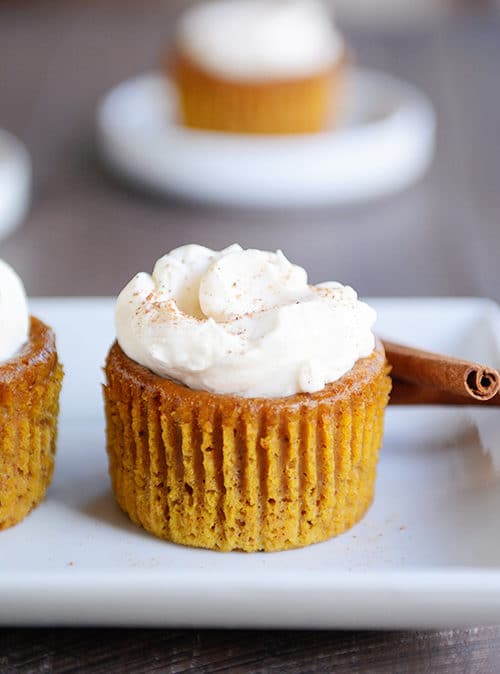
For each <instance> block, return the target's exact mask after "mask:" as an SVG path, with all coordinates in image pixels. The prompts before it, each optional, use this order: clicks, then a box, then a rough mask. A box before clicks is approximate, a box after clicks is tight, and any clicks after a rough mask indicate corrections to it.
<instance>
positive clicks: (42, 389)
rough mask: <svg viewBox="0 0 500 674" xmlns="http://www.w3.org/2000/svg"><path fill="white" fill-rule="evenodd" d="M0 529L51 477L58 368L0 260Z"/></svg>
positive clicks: (48, 332)
mask: <svg viewBox="0 0 500 674" xmlns="http://www.w3.org/2000/svg"><path fill="white" fill-rule="evenodd" d="M0 326H1V329H0V530H1V529H6V528H8V527H11V526H13V525H14V524H17V523H18V522H20V521H21V520H22V519H24V517H25V516H26V515H27V514H28V513H29V512H30V511H31V510H32V509H33V508H35V507H36V506H37V505H38V504H39V503H40V501H42V500H43V498H44V497H45V492H46V489H47V487H48V486H49V484H50V482H51V480H52V474H53V470H54V457H55V452H56V439H57V418H58V413H59V393H60V390H61V384H62V378H63V370H62V366H61V364H60V363H59V359H58V355H57V349H56V341H55V336H54V333H53V331H52V329H51V328H50V327H49V326H48V325H45V324H44V323H43V322H42V321H41V320H39V319H38V318H35V317H34V316H31V317H30V315H29V311H28V304H27V300H26V293H25V290H24V286H23V284H22V281H21V280H20V278H19V276H18V275H17V274H16V273H15V271H14V270H13V269H12V268H11V267H10V266H9V265H7V264H6V263H5V262H3V261H2V260H0Z"/></svg>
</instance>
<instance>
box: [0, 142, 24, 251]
mask: <svg viewBox="0 0 500 674" xmlns="http://www.w3.org/2000/svg"><path fill="white" fill-rule="evenodd" d="M30 186H31V161H30V157H29V154H28V151H27V150H26V148H25V147H24V145H23V144H22V143H21V142H20V141H19V140H18V139H17V138H16V137H15V136H13V135H12V134H10V133H8V132H7V131H4V130H3V129H0V239H2V238H4V237H5V236H7V235H8V234H9V233H10V232H12V231H13V230H14V229H15V228H16V227H17V225H18V224H19V223H20V222H21V221H22V220H23V218H24V216H25V215H26V211H27V210H28V205H29V199H30Z"/></svg>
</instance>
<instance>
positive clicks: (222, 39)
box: [177, 0, 343, 81]
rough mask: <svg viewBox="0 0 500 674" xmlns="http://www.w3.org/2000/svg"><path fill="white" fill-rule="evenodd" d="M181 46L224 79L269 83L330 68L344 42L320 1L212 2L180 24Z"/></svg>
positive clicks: (185, 52) (254, 0) (257, 0)
mask: <svg viewBox="0 0 500 674" xmlns="http://www.w3.org/2000/svg"><path fill="white" fill-rule="evenodd" d="M177 44H178V47H179V48H180V50H181V52H182V53H183V54H185V55H186V56H187V57H189V58H190V59H191V60H192V61H193V62H194V63H197V64H198V65H199V66H201V67H202V68H204V69H206V70H208V71H211V72H215V73H217V74H219V75H220V76H221V77H224V78H227V79H237V80H241V79H243V80H250V81H251V80H256V81H267V80H276V79H281V78H284V79H286V78H293V77H302V76H303V77H306V76H308V75H311V74H314V73H317V72H321V71H323V70H327V69H328V68H330V67H331V66H332V65H333V64H334V63H335V62H336V61H337V60H338V58H339V57H340V55H341V53H342V51H343V40H342V37H341V36H340V34H339V33H338V32H337V31H336V30H335V29H334V27H333V23H332V21H331V19H330V16H329V15H328V13H327V12H326V10H325V8H324V7H323V5H322V4H321V3H320V2H318V1H316V0H213V1H212V2H205V3H204V4H200V5H196V6H194V7H193V8H191V9H190V10H188V11H187V12H186V13H185V14H184V15H183V16H182V18H181V19H180V21H179V26H178V31H177Z"/></svg>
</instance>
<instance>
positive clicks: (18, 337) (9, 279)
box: [0, 259, 30, 363]
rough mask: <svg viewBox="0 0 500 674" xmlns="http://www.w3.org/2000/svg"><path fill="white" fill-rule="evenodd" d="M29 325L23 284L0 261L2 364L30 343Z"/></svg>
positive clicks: (0, 346)
mask: <svg viewBox="0 0 500 674" xmlns="http://www.w3.org/2000/svg"><path fill="white" fill-rule="evenodd" d="M29 323H30V319H29V311H28V301H27V298H26V291H25V289H24V285H23V282H22V281H21V279H20V277H19V276H18V274H16V272H15V271H14V269H12V267H11V266H10V265H8V264H7V263H6V262H4V261H3V260H1V259H0V363H3V362H5V361H7V360H10V359H11V358H12V357H13V356H15V355H16V354H17V353H18V352H19V351H20V349H21V348H22V346H23V345H24V344H25V343H26V342H27V341H28V334H29Z"/></svg>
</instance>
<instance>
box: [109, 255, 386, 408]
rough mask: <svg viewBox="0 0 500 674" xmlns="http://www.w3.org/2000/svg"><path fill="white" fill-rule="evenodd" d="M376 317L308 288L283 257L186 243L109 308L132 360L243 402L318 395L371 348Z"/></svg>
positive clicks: (333, 290) (353, 302)
mask: <svg viewBox="0 0 500 674" xmlns="http://www.w3.org/2000/svg"><path fill="white" fill-rule="evenodd" d="M375 317H376V315H375V311H374V310H373V309H372V308H371V307H369V306H368V305H367V304H365V303H363V302H361V301H359V300H358V297H357V294H356V292H355V291H354V290H353V289H352V288H350V287H348V286H342V285H340V284H339V283H322V284H320V285H317V286H311V285H309V284H308V282H307V274H306V272H305V271H304V269H302V268H301V267H297V266H295V265H293V264H291V263H290V262H289V261H288V260H287V259H286V257H285V256H284V255H283V253H282V252H281V251H278V252H276V253H270V252H265V251H260V250H243V249H242V248H241V246H239V245H237V244H235V245H232V246H229V248H226V249H224V250H222V251H214V250H211V249H210V248H204V247H203V246H197V245H188V246H182V247H181V248H177V249H175V250H173V251H172V252H170V253H169V254H167V255H165V256H164V257H162V258H160V259H159V260H158V262H157V263H156V265H155V267H154V270H153V274H152V276H151V275H149V274H146V273H139V274H137V275H136V276H135V277H134V278H133V279H132V280H131V281H130V283H129V284H128V285H127V286H126V287H125V288H124V289H123V290H122V292H121V293H120V295H119V297H118V300H117V304H116V332H117V338H118V343H119V344H120V346H121V348H122V349H123V351H124V352H125V353H126V354H127V356H129V358H131V359H132V360H134V361H136V362H137V363H140V364H141V365H144V366H145V367H147V368H149V369H150V370H152V371H153V372H155V373H156V374H158V375H160V376H162V377H167V378H170V379H173V380H176V381H179V382H181V383H183V384H185V385H186V386H189V387H190V388H193V389H199V390H205V391H210V392H213V393H220V394H234V395H239V396H243V397H267V398H273V397H281V396H288V395H292V394H294V393H299V392H310V393H312V392H314V391H319V390H321V389H322V388H324V386H325V385H326V384H327V383H329V382H333V381H335V380H337V379H339V378H340V377H341V376H342V375H344V374H345V373H346V372H348V371H349V370H350V369H351V368H352V367H353V365H354V364H355V362H356V361H357V360H358V359H359V358H363V357H365V356H368V355H369V354H370V353H371V352H372V351H373V349H374V346H375V338H374V335H373V333H372V326H373V324H374V322H375Z"/></svg>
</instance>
